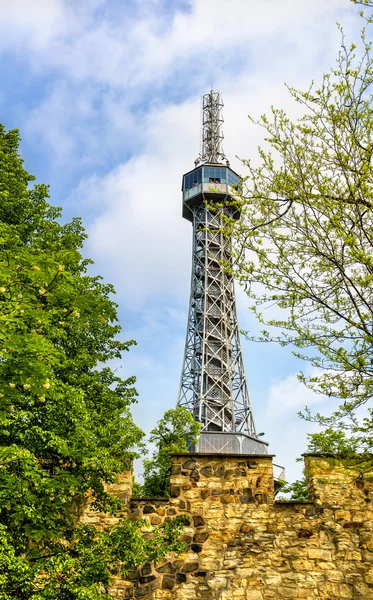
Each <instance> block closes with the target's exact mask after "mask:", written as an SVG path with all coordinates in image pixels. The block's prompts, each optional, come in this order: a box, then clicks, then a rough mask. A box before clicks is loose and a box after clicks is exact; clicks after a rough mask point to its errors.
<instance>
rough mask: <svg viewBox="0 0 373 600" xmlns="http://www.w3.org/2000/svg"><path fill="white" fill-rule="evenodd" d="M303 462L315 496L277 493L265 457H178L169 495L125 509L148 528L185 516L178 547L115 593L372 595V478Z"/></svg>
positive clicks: (227, 599) (149, 596)
mask: <svg viewBox="0 0 373 600" xmlns="http://www.w3.org/2000/svg"><path fill="white" fill-rule="evenodd" d="M305 462H306V475H307V481H308V485H309V490H310V496H311V498H312V500H311V501H309V502H290V501H275V498H274V491H273V489H274V483H273V469H272V457H271V456H268V455H263V456H258V455H255V456H254V455H251V456H242V455H240V456H232V455H224V456H223V455H216V454H214V455H207V454H195V455H175V456H174V457H173V466H172V477H171V498H169V499H131V500H130V501H129V505H128V509H129V514H130V515H132V516H133V517H143V518H145V519H146V520H147V521H148V522H149V526H152V525H158V524H159V523H161V522H162V521H163V520H164V519H171V518H172V517H174V516H175V515H177V514H185V515H187V516H188V519H189V524H188V525H187V526H186V527H185V528H184V532H183V541H184V543H185V551H184V552H182V553H178V554H174V555H171V556H169V557H168V558H167V559H166V560H163V561H162V562H161V564H159V565H145V567H143V568H142V569H141V570H140V571H138V572H133V573H131V574H130V576H129V578H128V580H127V581H124V580H117V581H115V583H114V585H113V588H112V590H111V594H112V596H113V597H114V598H117V599H119V598H120V599H122V598H134V599H135V598H144V599H145V600H157V599H175V600H194V599H201V600H272V599H281V600H290V599H293V598H306V599H309V600H311V599H313V598H324V600H342V599H345V598H346V599H361V600H369V599H373V519H372V517H373V510H372V503H371V502H370V500H371V494H372V492H373V485H372V481H371V480H369V478H367V477H365V479H364V478H362V477H356V476H354V475H353V474H351V473H347V472H346V471H345V470H344V469H343V467H342V466H338V465H333V466H331V464H330V462H329V461H328V460H326V459H325V458H323V457H318V456H306V458H305ZM129 491H130V490H129V487H128V482H127V488H126V490H124V488H123V489H122V492H121V493H122V494H124V496H126V494H128V493H129ZM89 518H91V519H92V518H93V519H98V521H96V523H97V525H98V526H108V525H110V523H109V524H108V523H107V522H105V517H104V516H102V515H101V516H99V515H92V516H91V517H89Z"/></svg>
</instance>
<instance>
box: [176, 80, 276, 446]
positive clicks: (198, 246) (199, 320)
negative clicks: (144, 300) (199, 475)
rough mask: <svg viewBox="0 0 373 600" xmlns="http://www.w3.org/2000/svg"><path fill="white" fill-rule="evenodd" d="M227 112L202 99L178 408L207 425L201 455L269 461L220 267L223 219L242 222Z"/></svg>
mask: <svg viewBox="0 0 373 600" xmlns="http://www.w3.org/2000/svg"><path fill="white" fill-rule="evenodd" d="M222 107H223V101H222V98H221V96H220V94H219V93H218V92H214V91H210V92H209V93H208V94H205V95H204V96H203V104H202V148H201V154H200V156H199V157H198V159H197V160H196V161H195V168H194V169H193V170H192V171H189V172H188V173H186V174H185V175H184V176H183V184H182V193H183V217H184V218H185V219H188V221H191V223H192V224H193V257H192V280H191V290H190V304H189V318H188V329H187V335H186V343H185V353H184V363H183V368H182V374H181V382H180V390H179V399H178V403H177V404H178V406H184V407H185V408H187V409H188V410H189V411H190V412H191V413H192V414H193V417H194V419H195V420H196V421H199V422H200V423H201V425H202V435H201V437H200V439H199V441H198V443H197V447H196V448H195V449H194V450H195V451H197V452H219V453H233V454H241V453H242V454H253V453H257V454H265V453H266V452H267V445H268V444H267V443H266V442H264V441H262V440H261V439H259V436H258V435H257V433H256V429H255V423H254V418H253V413H252V408H251V403H250V397H249V392H248V387H247V382H246V376H245V370H244V364H243V358H242V350H241V344H240V336H239V330H238V323H237V315H236V299H235V293H234V280H233V277H232V275H231V274H230V273H227V271H226V269H224V268H223V266H222V265H223V264H227V263H229V261H230V260H231V258H230V257H231V252H230V250H231V242H230V240H229V239H227V238H226V237H225V236H224V235H223V233H222V231H221V227H222V216H223V215H224V214H225V215H227V216H229V217H233V218H234V219H239V218H240V212H239V210H237V208H236V207H235V206H234V203H233V202H232V199H234V195H235V193H236V190H237V186H239V185H240V178H239V176H238V175H237V173H235V172H234V171H233V170H232V169H231V168H230V164H229V161H228V160H227V159H226V157H225V155H224V152H223V148H222V141H223V138H224V136H223V132H222V124H223V118H222V114H221V109H222ZM208 205H210V206H211V205H214V206H213V210H211V209H210V208H208Z"/></svg>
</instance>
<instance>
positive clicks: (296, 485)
mask: <svg viewBox="0 0 373 600" xmlns="http://www.w3.org/2000/svg"><path fill="white" fill-rule="evenodd" d="M279 492H281V493H284V494H290V498H289V500H308V499H309V498H308V489H307V482H306V479H305V477H303V478H302V479H296V480H295V481H293V483H287V482H286V481H283V482H282V485H281V487H280V490H279ZM280 499H281V498H280V497H279V500H280Z"/></svg>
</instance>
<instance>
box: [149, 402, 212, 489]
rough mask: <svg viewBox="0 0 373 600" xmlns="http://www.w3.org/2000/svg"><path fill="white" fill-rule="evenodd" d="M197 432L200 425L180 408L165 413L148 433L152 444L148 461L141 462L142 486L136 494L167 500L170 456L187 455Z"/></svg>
mask: <svg viewBox="0 0 373 600" xmlns="http://www.w3.org/2000/svg"><path fill="white" fill-rule="evenodd" d="M200 431H201V426H200V424H199V423H198V422H197V421H195V420H194V419H193V415H192V414H191V413H190V412H189V411H188V410H187V409H186V408H184V407H182V406H181V407H179V408H173V409H170V410H167V411H166V412H165V413H164V415H163V417H162V419H160V420H159V421H158V423H157V425H156V427H155V428H154V429H152V431H151V432H150V437H149V442H151V443H153V444H155V451H154V453H153V456H152V458H148V459H145V460H144V484H143V485H142V486H141V487H140V489H139V490H138V494H139V495H141V496H147V497H161V498H162V497H163V498H165V497H168V496H169V487H170V472H171V455H172V453H173V452H188V451H189V450H188V445H189V444H195V443H196V442H197V440H198V437H199V434H200Z"/></svg>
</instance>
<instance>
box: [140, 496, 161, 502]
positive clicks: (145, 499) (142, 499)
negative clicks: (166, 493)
mask: <svg viewBox="0 0 373 600" xmlns="http://www.w3.org/2000/svg"><path fill="white" fill-rule="evenodd" d="M130 501H131V502H144V501H145V502H169V501H170V498H157V497H155V496H153V497H151V496H149V497H148V496H131V498H130Z"/></svg>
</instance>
